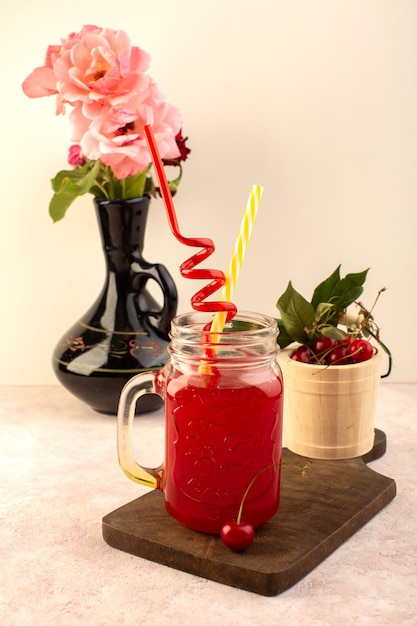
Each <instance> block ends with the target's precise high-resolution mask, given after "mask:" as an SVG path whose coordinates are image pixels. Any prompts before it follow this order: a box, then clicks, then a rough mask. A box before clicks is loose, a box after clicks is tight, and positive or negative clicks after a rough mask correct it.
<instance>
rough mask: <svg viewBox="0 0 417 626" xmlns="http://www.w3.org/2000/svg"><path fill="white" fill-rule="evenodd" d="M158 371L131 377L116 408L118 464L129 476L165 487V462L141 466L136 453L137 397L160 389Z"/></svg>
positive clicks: (138, 480) (142, 482) (159, 487)
mask: <svg viewBox="0 0 417 626" xmlns="http://www.w3.org/2000/svg"><path fill="white" fill-rule="evenodd" d="M158 375H159V372H155V371H153V372H143V373H142V374H137V375H136V376H134V377H133V378H131V379H130V380H129V381H128V382H127V383H126V385H125V386H124V387H123V389H122V391H121V394H120V400H119V407H118V411H117V452H118V456H119V464H120V467H121V468H122V470H123V472H124V473H125V474H126V476H127V477H128V478H130V480H133V481H134V482H136V483H140V484H141V485H145V486H146V487H151V488H153V489H161V490H162V479H163V470H164V464H163V463H162V464H161V465H160V466H159V467H155V468H152V467H142V465H139V463H138V462H137V461H136V459H135V457H134V454H133V443H132V438H133V437H132V435H133V432H132V430H133V420H134V418H135V408H136V402H137V400H138V399H139V398H140V397H141V396H143V395H145V394H147V393H154V394H155V393H156V394H158V395H160V393H159V392H158V391H157V390H156V384H155V381H156V376H158Z"/></svg>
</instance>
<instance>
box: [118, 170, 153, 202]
mask: <svg viewBox="0 0 417 626" xmlns="http://www.w3.org/2000/svg"><path fill="white" fill-rule="evenodd" d="M148 170H149V168H147V169H145V170H143V172H140V173H139V174H136V175H135V176H128V178H124V179H123V180H122V181H121V182H122V183H123V198H125V199H127V198H140V197H142V196H143V194H144V193H145V184H146V177H147V175H148Z"/></svg>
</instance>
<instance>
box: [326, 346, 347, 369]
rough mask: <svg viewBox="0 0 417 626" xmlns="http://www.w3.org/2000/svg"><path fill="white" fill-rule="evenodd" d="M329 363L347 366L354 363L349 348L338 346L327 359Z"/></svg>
mask: <svg viewBox="0 0 417 626" xmlns="http://www.w3.org/2000/svg"><path fill="white" fill-rule="evenodd" d="M327 363H328V364H329V365H347V364H348V363H352V359H351V356H350V354H349V349H348V348H347V346H344V345H338V346H336V348H333V350H332V351H331V352H330V354H329V355H328V357H327Z"/></svg>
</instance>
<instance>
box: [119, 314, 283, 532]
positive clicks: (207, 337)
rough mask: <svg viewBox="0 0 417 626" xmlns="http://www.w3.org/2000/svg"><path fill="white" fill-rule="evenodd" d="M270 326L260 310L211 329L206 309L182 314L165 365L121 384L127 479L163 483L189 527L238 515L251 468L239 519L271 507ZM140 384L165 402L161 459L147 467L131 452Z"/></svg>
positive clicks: (275, 480) (275, 372) (276, 466)
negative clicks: (163, 442)
mask: <svg viewBox="0 0 417 626" xmlns="http://www.w3.org/2000/svg"><path fill="white" fill-rule="evenodd" d="M277 334H278V329H277V325H276V322H275V320H273V319H272V318H270V317H267V316H264V315H260V314H257V313H246V312H241V313H238V314H237V315H236V316H235V317H234V318H233V319H232V320H231V321H230V322H228V323H227V324H226V326H225V328H224V329H223V331H222V332H220V333H217V332H216V333H214V332H211V331H210V319H209V316H206V315H205V314H203V313H187V314H183V315H179V316H177V317H176V318H175V319H174V320H173V321H172V324H171V333H170V338H171V343H170V345H169V347H168V351H169V353H170V360H169V361H168V363H167V364H166V365H165V367H164V368H163V369H162V370H160V371H158V372H153V373H152V372H145V373H143V374H138V375H137V376H135V377H133V378H132V379H131V380H130V381H129V382H128V383H127V384H126V385H125V387H124V388H123V390H122V393H121V396H120V402H119V410H118V453H119V461H120V465H121V468H122V469H123V471H124V472H125V474H126V475H127V476H128V477H129V478H130V479H131V480H133V481H136V482H138V483H141V484H144V485H147V486H149V487H153V488H157V489H159V490H161V491H162V492H163V493H164V498H165V506H166V510H167V511H168V513H169V514H170V515H171V516H172V517H173V518H175V519H176V520H178V521H179V522H181V523H182V524H184V525H185V526H187V527H189V528H191V529H194V530H197V531H201V532H207V533H219V532H220V530H221V527H222V526H223V524H224V523H225V522H227V521H230V520H231V519H236V517H237V514H238V509H239V505H240V502H241V500H242V497H243V495H244V493H245V491H246V489H247V487H248V486H249V484H250V482H251V481H252V479H253V478H254V477H255V476H256V480H255V481H254V483H253V485H252V486H251V489H250V491H249V494H248V496H247V497H246V499H245V505H244V509H243V515H242V523H250V524H252V525H253V526H254V527H255V528H256V527H257V526H259V525H261V524H263V523H265V522H266V521H268V520H269V519H270V518H271V517H273V516H274V515H275V513H276V512H277V511H278V508H279V499H280V475H281V465H280V463H281V454H282V400H283V384H282V375H281V370H280V368H279V365H278V361H277V356H278V350H279V348H278V345H277V341H276V339H277ZM147 393H157V394H159V395H160V396H161V397H162V398H163V400H164V402H165V460H164V462H163V463H162V464H161V465H160V466H159V467H157V468H154V469H152V468H144V467H142V466H141V465H139V464H138V463H137V461H136V460H135V458H134V454H133V442H132V426H133V420H134V417H135V405H136V401H137V400H138V398H139V397H140V396H142V395H143V394H147ZM139 419H140V418H139ZM265 468H267V469H265ZM261 470H264V471H262V472H261ZM259 472H260V473H259Z"/></svg>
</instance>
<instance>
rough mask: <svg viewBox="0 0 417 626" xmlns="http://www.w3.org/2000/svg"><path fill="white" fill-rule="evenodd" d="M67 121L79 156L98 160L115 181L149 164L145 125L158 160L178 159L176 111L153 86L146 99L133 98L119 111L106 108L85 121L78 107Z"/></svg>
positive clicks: (178, 117) (178, 125)
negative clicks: (106, 166)
mask: <svg viewBox="0 0 417 626" xmlns="http://www.w3.org/2000/svg"><path fill="white" fill-rule="evenodd" d="M71 117H72V120H71V121H72V123H73V141H80V143H81V148H82V153H83V154H84V155H85V156H86V157H87V158H88V159H91V160H96V159H100V160H101V161H102V163H104V165H109V166H110V167H111V169H112V171H113V174H114V175H115V176H116V178H118V179H122V178H126V177H127V176H133V175H135V174H138V173H139V172H141V171H143V170H144V169H146V168H147V167H148V166H149V164H150V162H151V160H152V159H151V155H150V154H149V150H148V146H147V142H146V138H145V134H144V126H145V124H150V125H152V130H153V133H154V136H155V140H156V142H157V144H158V148H159V151H160V154H161V157H162V158H164V157H165V158H171V159H173V158H176V157H178V156H179V149H178V145H177V142H176V140H175V137H176V135H177V134H178V132H179V131H180V129H181V114H180V112H179V110H178V109H177V107H175V106H173V105H171V104H168V103H167V102H165V100H164V99H163V96H162V94H161V92H160V91H159V89H158V87H157V86H156V84H155V83H152V84H151V86H150V88H149V90H148V92H147V98H145V99H143V98H142V96H141V95H138V94H135V95H133V96H132V98H131V99H130V100H129V101H128V102H126V105H125V107H123V108H119V107H112V108H108V109H106V110H103V111H102V113H101V115H100V116H97V117H95V118H94V119H93V120H88V119H86V118H85V117H84V115H83V107H81V106H80V107H78V108H77V110H76V111H74V113H73V114H72V116H71ZM77 129H78V131H79V132H78V134H77ZM80 135H82V137H80Z"/></svg>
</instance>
